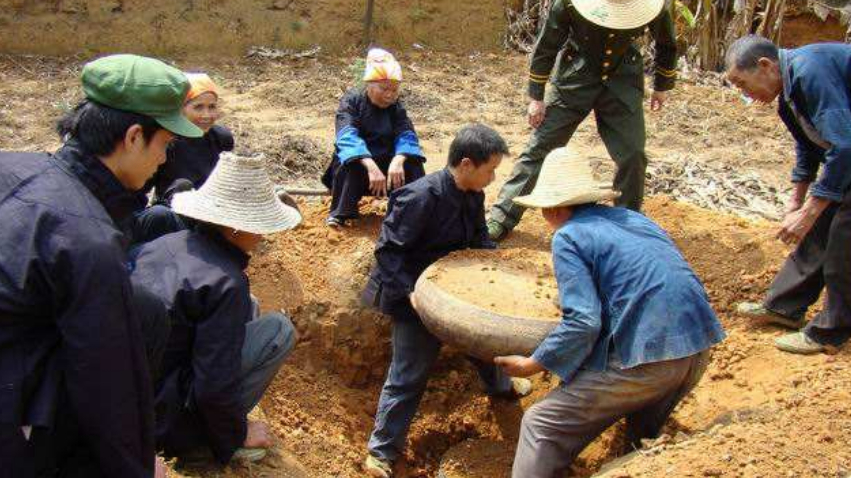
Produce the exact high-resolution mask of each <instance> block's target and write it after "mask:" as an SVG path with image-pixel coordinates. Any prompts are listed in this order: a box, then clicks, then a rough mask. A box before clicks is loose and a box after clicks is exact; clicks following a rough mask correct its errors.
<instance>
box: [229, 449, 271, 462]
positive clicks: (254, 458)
mask: <svg viewBox="0 0 851 478" xmlns="http://www.w3.org/2000/svg"><path fill="white" fill-rule="evenodd" d="M266 453H268V451H267V450H266V449H265V448H238V449H237V450H236V451H235V452H234V453H233V458H232V460H235V461H241V462H243V463H256V462H258V461H260V460H262V459H263V458H266Z"/></svg>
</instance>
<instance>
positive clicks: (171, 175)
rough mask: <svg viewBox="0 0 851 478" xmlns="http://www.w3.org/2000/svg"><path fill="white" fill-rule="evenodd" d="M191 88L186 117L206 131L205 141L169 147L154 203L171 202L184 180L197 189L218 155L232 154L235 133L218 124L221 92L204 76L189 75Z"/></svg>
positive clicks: (157, 178)
mask: <svg viewBox="0 0 851 478" xmlns="http://www.w3.org/2000/svg"><path fill="white" fill-rule="evenodd" d="M186 77H187V78H188V79H189V83H190V84H191V85H192V88H191V89H190V90H189V93H188V94H187V95H186V102H185V103H184V105H183V114H184V115H186V117H187V118H189V120H190V121H192V122H193V123H195V125H196V126H198V127H199V128H201V129H202V130H203V131H204V136H203V137H202V138H196V139H189V138H187V139H186V140H184V139H179V140H177V141H175V142H174V144H172V146H171V148H169V151H168V154H167V158H166V162H165V164H163V165H162V166H160V168H159V170H158V171H157V174H156V175H155V176H154V178H153V186H154V194H155V201H156V202H161V203H166V204H167V203H169V202H170V200H171V194H172V193H173V191H171V190H172V189H173V188H174V186H175V185H176V184H175V182H176V181H178V180H181V179H184V180H187V181H189V182H190V183H192V188H194V189H198V188H200V187H201V185H202V184H204V181H206V180H207V178H208V177H209V176H210V173H211V172H212V171H213V168H215V167H216V163H218V162H219V155H220V154H221V153H222V152H225V151H232V150H233V146H234V141H233V134H232V133H231V132H230V130H229V129H227V128H225V127H224V126H220V125H217V124H216V121H218V119H219V116H220V113H219V89H218V87H217V86H216V84H215V83H214V82H213V80H212V79H210V77H209V76H208V75H206V74H204V73H187V74H186Z"/></svg>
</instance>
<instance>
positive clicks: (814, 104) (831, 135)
mask: <svg viewBox="0 0 851 478" xmlns="http://www.w3.org/2000/svg"><path fill="white" fill-rule="evenodd" d="M780 72H781V76H782V78H783V94H782V95H781V96H780V98H779V100H778V112H779V114H780V117H781V119H783V122H784V123H785V124H786V127H787V128H789V131H790V132H791V133H792V136H793V137H794V138H795V141H796V152H797V163H796V165H795V169H794V170H793V171H792V181H794V182H813V181H815V183H814V184H813V185H812V187H811V189H810V193H811V194H812V195H813V196H815V197H820V198H823V199H828V200H830V201H836V202H839V201H842V198H843V196H844V195H845V192H846V191H848V188H849V186H851V133H849V132H851V91H849V87H851V86H849V85H851V46H849V45H844V44H838V43H837V44H829V43H824V44H814V45H807V46H805V47H801V48H797V49H794V50H780ZM821 164H824V171H823V172H822V175H821V178H819V179H818V181H816V175H817V174H818V171H819V167H820V165H821Z"/></svg>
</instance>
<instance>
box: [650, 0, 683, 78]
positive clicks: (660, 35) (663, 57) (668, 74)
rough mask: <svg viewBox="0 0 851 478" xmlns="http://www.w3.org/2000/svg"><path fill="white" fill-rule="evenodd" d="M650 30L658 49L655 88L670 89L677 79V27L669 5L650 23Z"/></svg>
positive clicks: (655, 62) (654, 76)
mask: <svg viewBox="0 0 851 478" xmlns="http://www.w3.org/2000/svg"><path fill="white" fill-rule="evenodd" d="M650 32H651V34H652V35H653V42H654V47H655V50H656V56H655V58H654V66H655V68H654V74H653V89H654V90H655V91H668V90H671V89H673V88H674V83H675V82H676V79H677V27H676V24H675V23H674V18H673V15H672V14H671V8H670V7H669V6H665V7H664V8H663V9H662V13H661V14H659V17H657V18H656V19H655V20H653V22H651V23H650Z"/></svg>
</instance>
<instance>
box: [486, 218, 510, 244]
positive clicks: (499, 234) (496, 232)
mask: <svg viewBox="0 0 851 478" xmlns="http://www.w3.org/2000/svg"><path fill="white" fill-rule="evenodd" d="M507 235H508V229H506V228H505V226H503V225H502V224H500V223H498V222H496V221H488V237H490V239H491V240H492V241H493V242H499V241H501V240H503V239H505V236H507Z"/></svg>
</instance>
